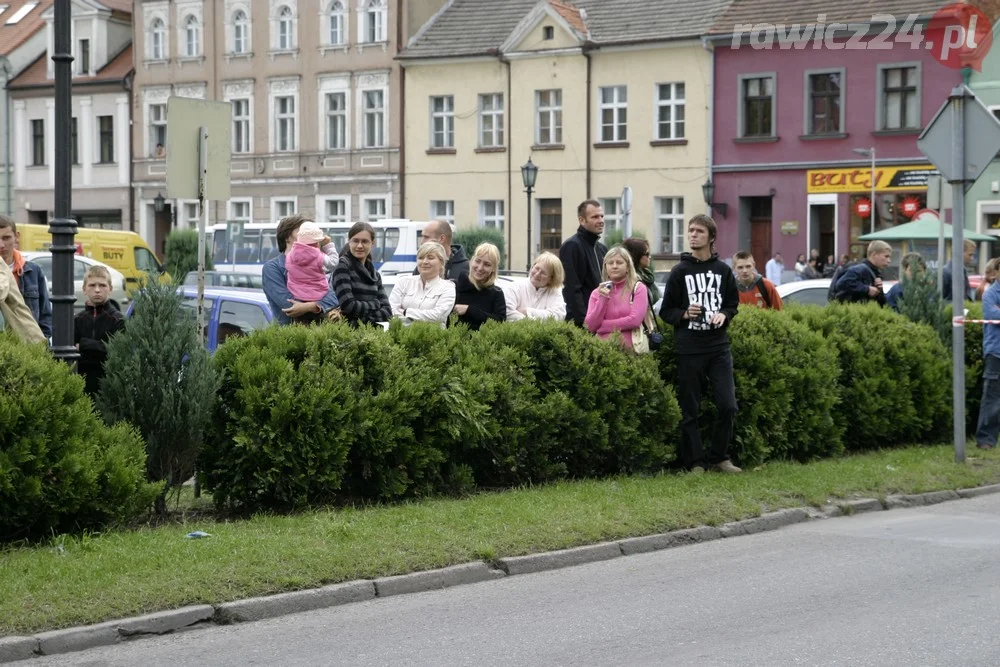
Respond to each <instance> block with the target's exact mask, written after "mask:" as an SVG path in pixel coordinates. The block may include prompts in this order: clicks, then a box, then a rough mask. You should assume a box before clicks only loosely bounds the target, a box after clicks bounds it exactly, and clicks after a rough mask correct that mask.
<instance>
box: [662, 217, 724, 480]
mask: <svg viewBox="0 0 1000 667" xmlns="http://www.w3.org/2000/svg"><path fill="white" fill-rule="evenodd" d="M717 229H718V228H717V227H716V224H715V220H713V219H712V218H710V217H708V216H707V215H696V216H694V217H693V218H691V220H690V221H689V222H688V246H689V247H690V248H691V252H686V253H683V254H682V255H681V262H680V264H678V265H677V266H675V267H674V268H673V270H671V271H670V277H669V278H668V279H667V287H666V292H665V294H664V297H663V305H662V306H660V317H661V318H662V319H663V320H664V321H665V322H668V323H670V324H672V325H673V326H674V341H675V342H674V347H675V348H676V350H677V399H678V403H680V407H681V447H680V455H681V461H682V462H683V464H684V466H685V467H686V468H688V469H689V470H691V472H704V471H705V468H706V467H707V466H712V468H713V469H715V470H718V471H720V472H727V473H738V472H742V470H740V469H739V468H737V467H736V466H735V465H733V463H732V462H731V461H730V460H729V443H730V440H732V437H733V422H734V420H735V418H736V408H737V406H736V383H735V379H734V377H733V355H732V354H731V353H730V351H729V334H728V333H726V329H727V327H728V326H729V323H730V322H731V321H732V319H733V318H734V317H735V316H736V312H737V309H738V308H739V303H740V294H739V290H738V288H737V286H736V278H735V277H733V271H732V269H730V268H729V266H728V265H727V264H726V263H725V262H723V261H722V260H720V259H719V255H718V254H717V253H716V252H715V237H716V233H717ZM706 378H707V379H708V381H709V382H710V383H711V384H712V390H713V393H714V394H715V407H716V410H717V412H718V416H717V417H716V421H715V429H714V431H713V433H712V446H711V448H710V449H709V452H708V455H707V456H706V455H705V451H704V448H703V447H702V443H701V431H700V430H699V428H698V412H699V409H700V408H701V394H702V384H703V382H704V381H705V379H706Z"/></svg>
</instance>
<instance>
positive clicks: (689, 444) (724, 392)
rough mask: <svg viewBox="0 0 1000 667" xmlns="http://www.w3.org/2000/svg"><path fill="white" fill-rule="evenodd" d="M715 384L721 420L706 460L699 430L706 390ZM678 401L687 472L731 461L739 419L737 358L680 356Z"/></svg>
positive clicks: (727, 355) (723, 354)
mask: <svg viewBox="0 0 1000 667" xmlns="http://www.w3.org/2000/svg"><path fill="white" fill-rule="evenodd" d="M706 379H707V380H708V381H709V382H710V383H711V384H712V393H713V394H714V396H715V408H716V410H717V412H718V416H717V417H716V420H715V428H714V429H713V431H712V444H711V449H710V450H709V452H708V456H707V457H706V456H705V450H704V448H703V447H702V444H701V431H700V430H699V429H698V412H699V411H700V409H701V396H702V388H703V386H704V383H705V380H706ZM677 401H678V403H680V406H681V449H680V455H681V462H682V463H683V464H684V466H685V467H686V468H693V467H694V466H702V467H706V465H714V464H716V463H721V462H722V461H725V460H726V459H728V458H729V441H730V440H732V439H733V421H734V420H735V418H736V409H737V406H736V383H735V381H734V379H733V355H732V354H730V352H729V350H728V349H727V350H723V351H722V352H712V353H710V354H680V355H677Z"/></svg>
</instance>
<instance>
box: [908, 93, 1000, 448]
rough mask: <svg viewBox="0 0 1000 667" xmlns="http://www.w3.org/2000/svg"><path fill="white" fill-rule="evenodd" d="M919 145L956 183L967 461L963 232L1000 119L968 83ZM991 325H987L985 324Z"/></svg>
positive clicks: (959, 395) (957, 376) (956, 282)
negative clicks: (970, 194)
mask: <svg viewBox="0 0 1000 667" xmlns="http://www.w3.org/2000/svg"><path fill="white" fill-rule="evenodd" d="M917 147H918V148H919V149H920V151H921V152H922V153H923V154H924V155H926V156H927V159H929V160H930V161H931V162H932V163H934V165H935V166H936V167H937V168H938V170H939V171H940V172H941V176H942V177H944V178H946V179H947V180H948V182H949V183H950V184H951V185H952V188H953V190H952V219H951V222H952V225H951V229H952V239H951V266H952V271H951V296H952V337H951V342H952V367H953V371H952V396H953V419H954V439H955V461H956V462H958V463H961V462H963V461H965V328H964V326H965V312H964V309H963V306H964V304H965V299H966V298H968V295H967V294H965V275H964V274H965V271H964V270H963V269H964V266H965V259H964V243H963V232H964V230H965V191H966V185H967V184H971V183H974V182H975V181H976V179H977V178H979V176H980V174H982V173H983V171H984V170H985V169H986V167H987V166H989V164H990V162H991V161H992V160H993V158H994V157H995V156H996V154H997V153H998V152H1000V120H997V118H996V117H995V116H994V115H993V113H992V112H990V110H989V109H987V108H986V106H985V105H984V104H983V103H982V102H981V101H980V100H979V98H978V97H976V96H975V94H974V93H973V92H972V91H971V90H969V88H968V87H967V86H965V85H962V86H958V87H956V88H955V89H953V90H952V92H951V95H950V96H949V97H948V100H947V101H946V102H945V103H944V104H943V105H942V106H941V108H940V109H939V110H938V112H937V114H936V115H935V116H934V118H933V119H932V120H931V122H930V123H929V124H928V125H927V128H926V129H925V130H924V131H923V132H922V133H921V135H920V138H919V139H917ZM987 326H989V325H987Z"/></svg>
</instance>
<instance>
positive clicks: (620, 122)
mask: <svg viewBox="0 0 1000 667" xmlns="http://www.w3.org/2000/svg"><path fill="white" fill-rule="evenodd" d="M597 94H598V95H599V96H600V100H601V103H600V123H601V139H600V141H601V142H615V141H628V88H627V87H625V86H606V87H603V88H600V89H599V90H598V93H597Z"/></svg>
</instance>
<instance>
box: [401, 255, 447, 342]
mask: <svg viewBox="0 0 1000 667" xmlns="http://www.w3.org/2000/svg"><path fill="white" fill-rule="evenodd" d="M447 261H448V258H447V256H446V255H445V253H444V246H442V245H441V244H440V243H437V242H436V241H428V242H427V243H424V244H423V245H422V246H420V249H419V250H417V275H415V276H414V275H401V276H399V277H398V278H397V280H396V286H395V287H393V288H392V294H390V295H389V305H390V306H392V316H393V317H399V318H402V320H403V323H404V324H407V325H409V324H410V323H412V322H438V323H439V324H440V325H441V326H442V327H444V326H445V325H446V324H447V322H448V316H449V315H451V311H452V309H453V308H454V307H455V283H453V282H452V281H450V280H445V279H444V278H443V276H444V266H445V264H446V263H447Z"/></svg>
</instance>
